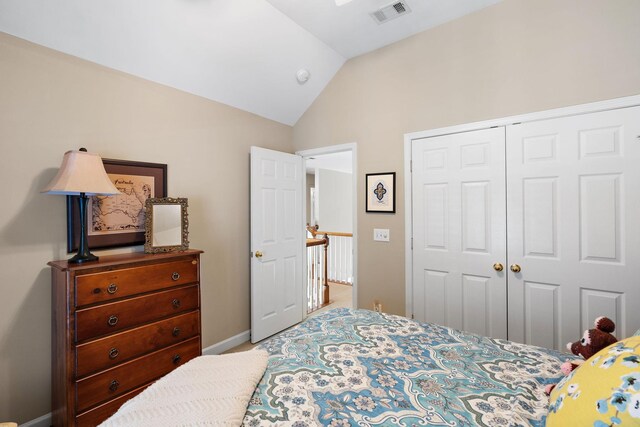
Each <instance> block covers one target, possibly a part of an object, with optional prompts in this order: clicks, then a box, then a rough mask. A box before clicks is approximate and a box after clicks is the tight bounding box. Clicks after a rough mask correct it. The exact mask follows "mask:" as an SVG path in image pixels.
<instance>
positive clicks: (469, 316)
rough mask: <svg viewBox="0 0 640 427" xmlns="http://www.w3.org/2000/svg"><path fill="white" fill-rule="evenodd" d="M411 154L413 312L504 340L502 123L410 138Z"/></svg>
mask: <svg viewBox="0 0 640 427" xmlns="http://www.w3.org/2000/svg"><path fill="white" fill-rule="evenodd" d="M411 158H412V163H413V167H412V170H413V172H412V198H413V239H414V240H413V315H414V318H416V319H417V320H420V321H425V322H432V323H437V324H440V325H446V326H451V327H454V328H458V329H463V330H466V331H470V332H475V333H478V334H482V335H486V336H491V337H496V338H506V336H507V311H506V310H507V307H506V304H507V295H506V282H505V276H506V248H505V246H506V235H505V233H506V217H505V216H506V213H505V172H504V162H505V130H504V128H496V129H486V130H479V131H474V132H466V133H459V134H453V135H446V136H438V137H433V138H424V139H421V140H417V141H413V144H412V157H411ZM494 263H501V264H503V265H504V267H505V270H503V271H501V272H498V271H496V270H495V269H494V268H493V265H494Z"/></svg>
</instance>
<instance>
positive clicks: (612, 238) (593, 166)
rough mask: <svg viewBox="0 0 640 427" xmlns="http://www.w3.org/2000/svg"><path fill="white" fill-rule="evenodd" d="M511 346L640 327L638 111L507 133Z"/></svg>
mask: <svg viewBox="0 0 640 427" xmlns="http://www.w3.org/2000/svg"><path fill="white" fill-rule="evenodd" d="M507 183H508V213H509V222H508V224H509V227H508V236H509V242H508V248H509V253H508V256H509V263H510V264H517V265H519V266H520V268H521V272H520V273H517V274H515V273H513V272H511V271H509V273H508V282H509V339H511V340H514V341H519V342H524V343H527V344H534V345H540V346H543V347H548V348H556V349H563V348H564V346H565V344H566V343H567V342H569V341H575V340H576V337H580V336H582V331H583V330H585V329H589V328H591V327H593V326H592V325H593V321H594V320H595V318H596V317H598V316H602V315H606V316H608V317H610V318H611V319H612V320H614V321H615V322H616V325H617V333H616V335H617V336H618V337H619V338H621V337H625V336H628V335H629V334H632V333H633V332H634V331H635V329H637V328H639V327H640V310H638V307H637V305H638V302H639V301H640V263H639V261H640V221H639V220H638V218H639V213H640V107H634V108H625V109H620V110H613V111H606V112H601V113H593V114H584V115H578V116H573V117H564V118H559V119H553V120H543V121H538V122H530V123H524V124H520V125H513V126H509V127H508V128H507Z"/></svg>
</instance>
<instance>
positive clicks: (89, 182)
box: [42, 151, 120, 196]
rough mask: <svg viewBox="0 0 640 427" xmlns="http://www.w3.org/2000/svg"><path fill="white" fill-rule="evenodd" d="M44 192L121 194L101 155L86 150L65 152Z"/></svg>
mask: <svg viewBox="0 0 640 427" xmlns="http://www.w3.org/2000/svg"><path fill="white" fill-rule="evenodd" d="M42 192H43V193H48V194H63V195H70V196H73V195H79V194H81V193H84V194H86V195H87V196H94V195H96V194H104V195H113V194H120V191H118V189H117V188H116V187H115V186H114V185H113V183H112V182H111V180H110V179H109V176H108V175H107V172H106V171H105V170H104V165H103V164H102V159H101V158H100V156H98V155H97V154H92V153H87V152H86V151H67V152H66V153H64V158H63V159H62V165H61V166H60V170H59V171H58V174H57V175H56V176H55V178H53V180H51V182H50V183H49V185H47V186H46V187H45V188H44V189H43V190H42Z"/></svg>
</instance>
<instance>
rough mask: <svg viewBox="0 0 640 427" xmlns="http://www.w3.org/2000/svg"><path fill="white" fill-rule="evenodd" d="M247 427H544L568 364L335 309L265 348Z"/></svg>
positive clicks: (536, 352)
mask: <svg viewBox="0 0 640 427" xmlns="http://www.w3.org/2000/svg"><path fill="white" fill-rule="evenodd" d="M259 347H260V348H262V349H264V350H267V351H268V352H269V354H270V358H269V366H268V368H267V371H266V372H265V374H264V377H263V378H262V380H261V382H260V383H259V384H258V387H257V388H256V391H255V393H254V395H253V397H252V399H251V402H250V404H249V407H248V409H247V413H246V415H245V418H244V425H245V426H273V425H278V426H295V427H305V426H316V425H330V426H406V427H410V426H414V425H415V426H421V425H431V426H476V425H480V426H527V425H533V426H543V425H544V420H545V414H546V412H547V404H548V398H547V396H546V395H545V393H544V386H545V384H548V383H555V382H557V381H558V380H559V379H560V378H561V377H562V374H561V372H560V364H561V363H562V362H563V361H564V360H565V359H566V358H568V357H569V356H568V355H563V354H562V353H558V352H556V351H553V350H546V349H542V348H539V347H532V346H528V345H524V344H516V343H513V342H510V341H506V340H498V339H491V338H485V337H481V336H477V335H473V334H470V333H465V332H460V331H457V330H453V329H450V328H446V327H442V326H437V325H432V324H421V323H419V322H417V321H414V320H411V319H407V318H405V317H401V316H394V315H388V314H379V313H375V312H372V311H367V310H350V309H336V310H331V311H328V312H326V313H324V314H322V315H319V316H317V317H312V318H309V319H307V320H306V321H305V322H303V323H301V324H300V325H298V326H296V327H294V328H292V329H290V330H287V331H285V332H283V333H281V334H279V335H277V336H275V337H273V338H271V339H269V340H267V341H266V342H264V343H263V344H261V345H260V346H259Z"/></svg>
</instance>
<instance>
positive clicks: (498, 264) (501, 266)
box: [493, 262, 504, 271]
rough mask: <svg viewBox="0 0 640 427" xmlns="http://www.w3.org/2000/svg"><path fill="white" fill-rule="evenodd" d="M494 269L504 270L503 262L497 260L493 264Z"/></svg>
mask: <svg viewBox="0 0 640 427" xmlns="http://www.w3.org/2000/svg"><path fill="white" fill-rule="evenodd" d="M493 269H494V270H495V271H502V270H504V266H503V265H502V264H500V263H499V262H496V263H495V264H493Z"/></svg>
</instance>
